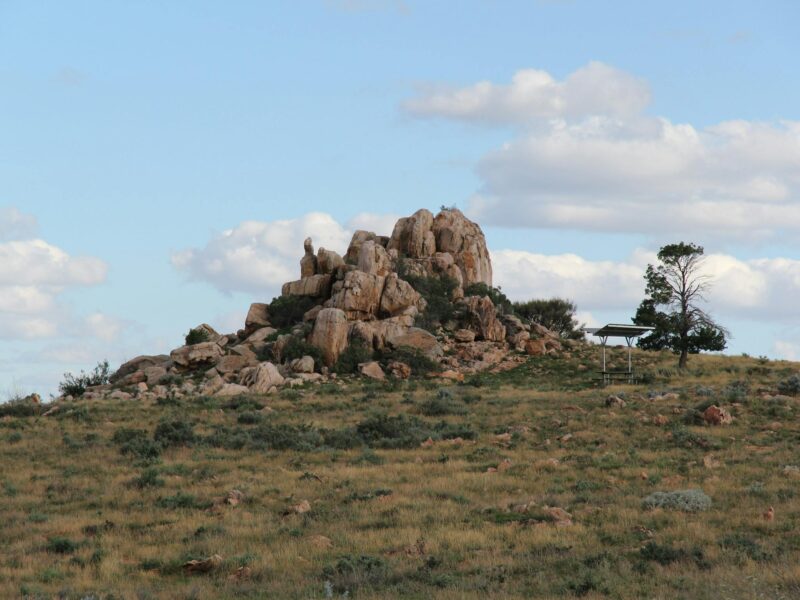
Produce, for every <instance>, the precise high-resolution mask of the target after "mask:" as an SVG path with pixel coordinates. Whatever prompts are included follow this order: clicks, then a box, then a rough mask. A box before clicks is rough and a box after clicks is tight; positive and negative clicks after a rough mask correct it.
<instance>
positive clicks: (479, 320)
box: [464, 296, 506, 342]
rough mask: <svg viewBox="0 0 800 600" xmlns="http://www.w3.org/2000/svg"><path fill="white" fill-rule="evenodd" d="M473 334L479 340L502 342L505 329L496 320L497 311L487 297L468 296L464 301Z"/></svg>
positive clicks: (504, 336) (504, 337)
mask: <svg viewBox="0 0 800 600" xmlns="http://www.w3.org/2000/svg"><path fill="white" fill-rule="evenodd" d="M464 301H465V303H466V307H467V311H468V313H469V318H470V320H471V322H472V325H473V328H474V330H475V332H476V333H477V334H478V335H477V337H478V338H479V339H484V340H488V341H490V342H502V341H505V339H506V328H505V325H503V324H502V323H501V322H500V321H499V320H498V318H497V311H496V310H495V308H494V304H492V301H491V300H490V299H489V297H488V296H470V297H469V298H465V299H464Z"/></svg>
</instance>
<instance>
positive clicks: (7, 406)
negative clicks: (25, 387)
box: [0, 396, 42, 417]
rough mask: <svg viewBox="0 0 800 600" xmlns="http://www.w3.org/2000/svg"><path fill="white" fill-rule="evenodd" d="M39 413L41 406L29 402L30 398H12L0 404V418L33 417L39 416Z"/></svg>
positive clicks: (31, 401)
mask: <svg viewBox="0 0 800 600" xmlns="http://www.w3.org/2000/svg"><path fill="white" fill-rule="evenodd" d="M41 411H42V406H41V404H39V403H38V402H34V401H33V400H31V398H30V396H28V397H25V398H21V397H18V398H12V399H11V400H9V401H8V402H4V403H3V404H0V417H35V416H37V415H39V414H41Z"/></svg>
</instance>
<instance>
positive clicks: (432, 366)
mask: <svg viewBox="0 0 800 600" xmlns="http://www.w3.org/2000/svg"><path fill="white" fill-rule="evenodd" d="M379 360H380V362H381V364H382V365H383V366H384V367H385V366H387V365H388V364H389V363H390V362H393V361H397V362H401V363H405V364H407V365H408V366H409V367H411V373H412V375H414V376H415V377H420V376H424V375H427V374H428V373H434V372H436V371H439V370H440V367H439V364H438V363H437V362H436V361H434V360H432V359H430V358H428V356H427V355H426V354H425V353H423V352H421V351H420V350H418V349H417V348H411V347H410V346H400V347H399V348H395V349H394V350H390V349H388V348H387V349H384V350H383V351H381V352H380V355H379Z"/></svg>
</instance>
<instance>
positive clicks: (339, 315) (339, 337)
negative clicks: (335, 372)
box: [308, 308, 348, 367]
mask: <svg viewBox="0 0 800 600" xmlns="http://www.w3.org/2000/svg"><path fill="white" fill-rule="evenodd" d="M347 333H348V325H347V316H346V315H345V312H344V311H343V310H341V309H339V308H323V309H322V310H321V311H319V314H318V315H317V320H316V321H314V329H313V330H312V331H311V336H310V337H309V340H308V341H309V343H310V344H312V345H313V346H316V347H317V348H319V349H320V350H321V351H322V358H323V362H324V363H325V365H327V366H328V367H332V366H333V365H334V363H335V362H336V360H337V359H338V358H339V355H340V354H341V353H342V351H343V350H344V349H345V348H347Z"/></svg>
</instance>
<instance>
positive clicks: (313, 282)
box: [89, 208, 561, 397]
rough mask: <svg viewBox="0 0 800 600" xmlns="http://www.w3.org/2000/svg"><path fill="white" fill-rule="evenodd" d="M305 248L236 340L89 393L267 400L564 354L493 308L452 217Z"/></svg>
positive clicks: (488, 269) (153, 364)
mask: <svg viewBox="0 0 800 600" xmlns="http://www.w3.org/2000/svg"><path fill="white" fill-rule="evenodd" d="M304 250H305V252H304V255H303V256H302V258H301V259H300V264H299V267H300V268H299V274H300V277H299V279H297V280H295V281H289V282H287V283H285V284H284V285H283V288H282V293H281V296H280V297H279V298H276V299H274V300H273V301H272V302H271V303H269V304H267V303H254V304H252V305H251V306H250V309H249V311H248V314H247V318H246V320H245V323H244V327H243V328H242V329H240V330H239V331H238V332H236V333H232V334H220V333H218V332H216V331H214V329H213V328H211V327H210V326H208V325H205V324H203V325H200V326H198V327H196V328H194V329H193V330H192V331H191V332H190V335H189V336H187V345H184V346H181V347H180V348H176V349H175V350H173V351H172V352H171V353H170V354H169V356H167V355H158V356H139V357H137V358H134V359H132V360H130V361H128V362H126V363H125V364H123V365H122V366H121V367H120V368H119V370H118V371H117V372H116V373H114V375H113V376H112V377H111V382H112V383H111V385H110V386H100V387H99V388H95V389H92V390H89V394H101V395H106V394H108V393H111V394H112V395H116V396H118V397H126V396H133V395H138V396H142V397H147V396H152V397H160V396H163V395H166V394H170V393H171V394H183V393H186V394H189V393H202V394H208V395H236V394H241V393H272V392H274V391H276V390H277V389H278V388H279V387H281V386H295V385H300V384H304V383H306V382H321V381H327V380H332V379H336V377H337V374H339V375H341V374H343V373H347V372H353V371H357V372H359V373H361V374H362V375H364V376H367V377H372V378H375V379H384V378H385V377H386V376H387V374H388V376H393V377H400V378H406V377H409V376H410V375H413V374H417V375H419V374H423V373H422V372H423V371H425V372H427V373H428V374H429V375H432V376H439V377H444V378H448V379H454V380H460V379H463V377H464V374H465V373H473V372H476V371H481V370H485V369H493V370H501V369H506V368H510V367H512V366H514V365H515V364H517V363H518V362H520V361H522V360H524V357H523V354H544V353H548V352H558V351H560V350H561V343H560V341H559V340H558V338H557V336H556V335H555V334H553V333H551V332H550V331H548V330H547V329H545V328H543V327H540V326H537V325H528V324H525V323H523V322H522V321H520V319H518V318H517V317H515V316H513V315H511V314H506V311H505V310H504V307H503V306H496V305H495V303H494V302H493V300H492V297H493V288H492V263H491V258H490V256H489V251H488V249H487V247H486V239H485V237H484V235H483V232H482V231H481V228H480V227H479V226H478V224H477V223H474V222H472V221H470V220H469V219H468V218H466V217H465V216H464V215H463V214H462V213H461V211H459V210H457V209H454V208H452V209H443V210H442V211H441V212H439V214H437V215H436V216H434V215H433V214H432V213H431V212H430V211H428V210H425V209H422V210H418V211H417V212H415V213H414V214H413V215H411V216H410V217H405V218H402V219H400V220H398V221H397V223H396V224H395V226H394V229H393V231H392V233H391V235H390V236H385V235H377V234H376V233H374V232H371V231H361V230H359V231H356V232H355V233H354V234H353V238H352V240H351V241H350V244H349V246H348V248H347V250H346V252H345V253H344V254H343V255H342V254H339V253H337V252H335V251H333V250H329V249H325V248H319V250H318V251H317V252H314V246H313V240H311V239H310V238H308V239H306V240H305V244H304ZM420 325H424V327H423V326H420ZM361 359H363V360H361ZM355 361H357V362H355ZM415 370H417V371H419V372H418V373H415ZM110 388H113V389H110Z"/></svg>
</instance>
